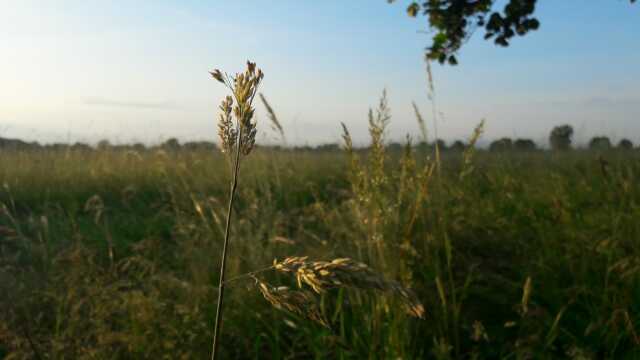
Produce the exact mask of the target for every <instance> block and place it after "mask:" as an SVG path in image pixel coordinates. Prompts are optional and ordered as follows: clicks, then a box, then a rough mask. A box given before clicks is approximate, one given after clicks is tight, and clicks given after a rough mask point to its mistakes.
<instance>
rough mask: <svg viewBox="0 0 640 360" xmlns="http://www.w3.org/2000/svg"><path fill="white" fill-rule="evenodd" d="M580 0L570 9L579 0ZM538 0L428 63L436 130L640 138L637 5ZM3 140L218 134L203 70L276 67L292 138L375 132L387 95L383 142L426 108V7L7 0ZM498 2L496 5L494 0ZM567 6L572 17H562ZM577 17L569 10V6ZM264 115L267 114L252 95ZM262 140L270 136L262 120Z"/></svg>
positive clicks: (448, 135) (359, 136)
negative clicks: (371, 120) (451, 58)
mask: <svg viewBox="0 0 640 360" xmlns="http://www.w3.org/2000/svg"><path fill="white" fill-rule="evenodd" d="M572 4H573V5H572ZM576 4H577V1H568V2H563V3H551V2H540V4H539V5H538V10H537V12H536V14H537V16H538V18H539V19H540V21H541V23H542V25H541V27H540V29H539V30H538V31H536V32H532V33H530V34H528V35H527V36H525V37H522V38H517V39H514V40H513V41H512V45H511V46H510V47H508V48H498V47H495V46H494V45H493V44H492V43H491V42H487V41H484V40H482V33H481V32H479V33H477V34H475V36H474V37H473V38H472V40H471V41H470V42H469V43H467V44H466V45H465V47H464V48H463V50H462V52H461V53H460V56H459V60H460V65H459V66H457V67H449V66H439V65H434V66H433V70H434V75H435V82H436V92H437V98H436V100H437V107H438V110H439V111H441V112H443V113H444V120H443V121H441V122H439V124H438V131H439V137H441V138H443V139H445V140H448V141H452V140H456V139H465V138H467V137H468V136H469V135H470V134H471V132H472V130H473V128H474V126H475V125H476V124H477V123H478V122H479V121H480V120H481V119H483V118H484V119H486V122H487V125H486V133H485V137H484V139H485V141H489V140H492V139H496V138H500V137H505V136H506V137H512V138H516V137H523V138H531V139H533V140H535V141H536V142H538V143H539V144H540V145H546V139H547V137H548V133H549V131H550V130H551V128H552V127H553V126H555V125H560V124H564V123H567V124H571V125H572V126H573V127H574V129H575V131H576V135H575V141H576V143H584V142H586V141H588V139H589V138H590V137H592V136H595V135H605V136H609V137H610V138H611V139H612V141H614V142H617V141H618V140H619V139H621V138H623V137H624V138H629V139H631V140H632V141H633V142H634V143H636V144H638V143H640V85H639V81H640V69H639V68H638V66H637V64H638V63H639V62H640V42H638V41H637V40H636V39H634V37H635V36H634V35H636V34H638V33H640V21H638V20H640V7H639V5H638V4H635V5H629V4H628V2H623V1H618V2H614V1H608V2H597V1H587V2H580V6H579V7H578V6H577V5H576ZM0 5H2V8H3V12H2V13H0V49H1V51H2V54H3V56H2V57H0V76H1V77H2V79H3V85H4V86H3V87H2V89H1V90H0V136H1V137H9V138H21V139H24V140H28V141H34V140H35V141H39V142H43V143H51V142H75V141H86V142H91V143H94V142H96V141H98V140H100V139H105V138H106V139H108V140H110V141H112V142H113V143H124V142H133V141H140V142H144V143H147V144H149V143H157V142H160V141H163V140H166V139H167V138H171V137H176V138H178V139H179V140H181V141H183V142H184V141H189V140H209V141H216V142H217V136H216V117H217V112H218V109H217V107H218V104H219V101H220V100H221V99H222V97H223V96H224V94H225V89H224V88H223V87H222V86H220V84H218V83H217V82H215V81H214V80H212V79H211V78H210V76H209V75H208V73H207V71H209V70H212V69H213V68H220V69H221V70H224V71H227V72H229V73H232V72H235V71H240V70H242V69H243V67H244V63H245V61H246V60H247V59H250V60H252V61H255V62H257V64H258V66H260V67H261V68H262V69H263V70H264V71H265V73H266V76H265V80H264V85H263V87H262V89H261V91H262V92H263V93H264V95H265V96H266V97H267V99H268V100H269V101H270V103H271V105H272V106H273V108H274V110H275V111H276V113H277V115H278V117H279V119H280V120H281V122H282V124H283V127H284V129H285V132H286V136H287V140H288V142H289V143H290V144H311V145H315V144H319V143H330V142H338V141H339V139H340V132H341V128H340V122H345V123H346V124H347V126H349V128H350V130H351V132H352V134H353V136H354V139H355V142H356V143H357V144H364V143H366V141H367V132H366V131H367V119H366V115H367V110H368V108H369V107H371V106H375V104H376V103H377V101H378V98H379V96H380V94H381V92H382V89H383V88H386V89H387V91H388V93H389V104H390V107H391V112H392V120H391V125H390V128H389V139H390V140H393V141H401V140H402V139H404V137H405V134H407V133H410V134H412V135H413V136H414V138H418V137H419V135H418V134H419V131H418V126H417V124H416V121H415V117H414V115H413V109H412V107H411V102H412V101H415V102H416V103H417V104H418V106H419V107H420V109H421V111H422V113H423V115H424V116H425V118H426V119H427V125H428V128H429V131H430V132H431V134H432V135H433V131H432V130H433V122H432V119H431V117H430V114H431V107H430V106H431V105H430V103H429V101H428V99H427V96H426V76H425V65H424V62H423V60H422V59H423V51H424V47H425V46H426V45H428V43H429V40H430V37H429V35H425V34H422V33H419V31H421V30H424V29H426V22H425V21H426V20H425V19H424V18H422V17H420V18H418V19H411V18H409V17H407V16H406V13H405V7H406V3H404V2H398V3H395V4H392V5H389V4H387V3H386V1H384V0H379V1H372V2H371V1H370V2H365V1H363V0H360V1H353V2H349V3H341V2H338V1H326V2H320V3H317V2H314V3H311V2H296V1H281V2H277V3H270V2H267V1H256V2H251V3H249V2H244V3H240V2H226V3H224V4H223V3H218V4H208V3H207V2H202V1H183V2H175V1H153V2H152V1H140V2H136V3H135V5H133V4H132V3H130V2H124V1H114V2H108V3H107V2H99V3H88V2H82V1H57V2H53V1H50V2H37V1H20V2H18V1H2V0H0ZM498 6H500V4H498ZM568 14H570V15H568ZM569 16H570V18H568V17H569ZM257 108H258V114H257V115H258V116H257V118H258V121H259V123H265V122H267V119H266V117H265V116H264V111H263V107H262V105H261V104H259V103H257ZM260 129H261V130H263V131H261V135H259V137H258V138H259V140H262V141H265V139H266V140H268V138H272V137H273V134H272V133H271V132H270V130H269V128H268V126H262V127H261V128H260Z"/></svg>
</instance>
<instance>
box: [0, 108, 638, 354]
mask: <svg viewBox="0 0 640 360" xmlns="http://www.w3.org/2000/svg"><path fill="white" fill-rule="evenodd" d="M381 116H382V117H381V118H379V119H382V118H384V111H382V112H381ZM372 119H373V120H372V122H371V124H372V126H373V127H375V126H378V125H376V124H381V122H376V119H378V118H377V115H376V112H375V111H374V112H373V113H372ZM372 130H373V133H375V131H376V130H375V128H374V129H372ZM373 149H375V151H372V152H368V153H367V152H362V151H352V152H348V151H345V152H291V151H275V150H272V149H267V148H260V147H258V148H257V149H255V150H254V152H253V153H252V154H251V156H250V157H247V158H246V159H244V160H243V168H242V172H243V173H242V176H241V177H240V179H239V182H240V184H239V187H238V198H237V200H236V202H235V204H234V217H235V220H234V224H233V225H232V226H231V228H230V231H231V238H232V239H233V241H232V242H231V245H230V246H231V249H230V251H231V253H232V256H230V257H229V259H228V264H227V272H228V273H227V275H228V279H229V280H228V281H227V286H228V287H229V288H230V290H229V291H228V293H227V294H226V295H225V296H226V300H225V307H226V310H225V313H224V317H225V319H224V330H223V334H224V336H223V337H222V339H221V341H222V342H221V345H220V350H221V355H222V358H225V359H235V358H237V359H258V358H260V359H265V358H266V359H282V358H288V359H307V358H339V359H363V358H365V359H366V358H370V359H391V358H393V359H398V358H402V359H414V358H437V359H455V358H465V359H481V358H482V359H484V358H512V359H527V358H573V359H590V358H592V359H600V358H609V359H624V358H628V359H634V358H638V357H640V337H639V332H640V274H639V271H640V250H639V247H638V240H640V188H639V186H638V179H639V177H640V156H639V155H638V153H634V152H608V153H602V154H596V153H591V152H587V151H573V152H567V153H550V152H533V153H528V154H494V153H488V152H485V151H482V150H477V151H475V152H473V153H470V152H466V153H465V154H464V155H463V154H461V153H447V152H443V153H442V154H441V155H442V159H441V161H442V169H441V171H442V173H441V178H440V180H439V181H436V179H435V178H434V171H435V170H434V167H435V166H434V164H433V163H432V162H431V161H430V160H428V159H427V157H428V155H429V154H426V153H421V152H420V151H417V150H415V149H413V148H411V147H406V148H405V150H404V151H403V152H400V153H390V152H389V151H387V150H385V148H384V146H379V147H375V146H374V147H373ZM604 160H606V166H604V165H603V161H604ZM226 161H227V160H226V159H225V157H224V156H223V155H222V154H220V153H211V152H207V151H197V150H194V151H186V150H181V151H175V152H171V151H145V152H140V153H134V152H124V151H110V150H108V149H107V150H103V151H95V152H84V151H58V152H55V151H54V152H3V153H0V184H1V185H2V189H1V190H0V203H1V204H0V206H1V210H0V287H1V288H0V308H1V309H2V311H0V357H2V356H4V357H5V358H7V359H32V358H40V359H48V358H56V359H58V358H60V359H112V358H167V359H174V358H184V359H191V358H205V357H208V356H209V355H210V351H211V346H210V345H211V344H210V342H211V338H212V335H213V334H212V333H213V329H212V327H211V324H212V323H213V320H214V316H215V306H216V304H215V301H214V299H215V298H216V297H217V294H218V293H217V287H216V285H217V279H218V278H219V275H220V273H219V268H218V266H219V264H220V254H221V250H222V244H223V240H224V234H225V220H226V212H227V209H226V205H227V201H228V200H229V199H228V198H229V194H228V190H229V182H228V180H229V174H228V163H227V162H226ZM461 174H464V176H462V175H461ZM296 256H305V257H308V258H307V259H304V260H300V259H303V258H296ZM340 258H350V259H353V260H350V261H352V262H347V263H345V264H348V266H347V267H346V268H348V267H349V266H350V267H352V268H353V267H356V268H357V267H358V266H359V265H355V264H359V263H364V264H366V267H367V270H366V272H364V273H363V274H366V275H367V276H373V275H372V274H375V276H373V277H370V278H368V279H369V280H362V279H365V278H366V277H363V276H362V275H358V276H356V277H352V276H351V275H349V274H352V273H353V272H350V271H346V272H341V271H343V270H342V269H340V268H338V269H335V268H332V267H331V266H332V265H329V264H331V262H332V260H334V259H340ZM274 259H277V261H278V262H277V263H276V264H275V265H274ZM286 259H289V262H288V264H289V265H286V266H285V265H280V267H278V264H283V263H285V262H286V261H287V260H286ZM291 259H293V260H291ZM296 259H297V260H296ZM296 261H297V263H296ZM294 264H297V265H295V266H294ZM303 265H304V266H305V267H304V269H305V270H304V271H302V272H301V271H300V268H301V267H302V266H303ZM261 270H262V271H261ZM323 270H324V271H328V272H327V273H325V272H322V271H323ZM309 271H310V272H309ZM314 271H315V272H314ZM247 273H252V274H251V275H250V276H244V275H245V274H247ZM309 274H311V275H312V276H311V275H309ZM323 274H324V275H323ZM305 276H306V277H305ZM309 276H311V277H309ZM313 276H315V277H313ZM335 279H338V280H339V281H340V282H341V283H342V282H347V283H348V282H352V283H353V286H346V287H343V286H324V285H326V284H329V283H328V282H327V281H329V282H330V281H333V280H335ZM372 279H373V280H372ZM316 280H317V281H316ZM318 281H320V282H318ZM367 281H368V282H367ZM363 284H364V285H363ZM375 284H377V285H375ZM390 284H393V285H390ZM314 286H315V287H318V289H321V291H316V290H317V289H314ZM376 286H377V287H378V288H377V289H376ZM393 286H397V288H396V290H397V289H406V290H407V291H410V293H411V294H412V295H411V296H415V297H416V299H418V301H419V302H420V305H421V306H422V307H423V310H424V314H423V318H421V317H419V316H412V314H411V312H409V311H407V297H406V296H404V297H403V296H397V294H394V291H393ZM363 287H364V288H365V289H362V288H363ZM286 289H288V290H286ZM385 289H387V290H388V289H392V291H386V290H385ZM291 291H296V292H295V293H293V294H292V293H291ZM398 291H399V290H397V291H396V292H398ZM265 292H267V295H265ZM269 294H270V295H269ZM303 294H304V295H303ZM269 296H271V298H269ZM265 297H266V298H267V299H266V300H269V301H266V300H265ZM287 301H288V302H289V303H287ZM278 302H280V304H284V306H280V307H279V308H278V307H274V306H273V305H277V304H278ZM283 302H284V303H283ZM291 304H294V305H295V304H298V305H299V306H298V308H296V307H291V306H289V307H287V305H291ZM296 309H300V310H303V311H298V312H296V311H295V310H296ZM314 318H315V321H314Z"/></svg>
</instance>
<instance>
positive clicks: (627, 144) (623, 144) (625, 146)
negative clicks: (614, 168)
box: [618, 139, 633, 150]
mask: <svg viewBox="0 0 640 360" xmlns="http://www.w3.org/2000/svg"><path fill="white" fill-rule="evenodd" d="M618 149H619V150H633V143H632V142H631V140H629V139H622V140H620V142H619V143H618Z"/></svg>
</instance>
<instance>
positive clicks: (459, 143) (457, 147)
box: [449, 140, 467, 152]
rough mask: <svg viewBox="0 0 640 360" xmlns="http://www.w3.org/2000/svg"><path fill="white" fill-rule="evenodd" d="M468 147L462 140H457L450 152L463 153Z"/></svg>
mask: <svg viewBox="0 0 640 360" xmlns="http://www.w3.org/2000/svg"><path fill="white" fill-rule="evenodd" d="M466 147H467V146H466V145H465V144H464V142H462V140H456V141H454V142H453V144H451V146H450V147H449V150H451V151H455V152H463V151H464V149H465V148H466Z"/></svg>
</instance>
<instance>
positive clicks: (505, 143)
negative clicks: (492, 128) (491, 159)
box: [489, 138, 513, 152]
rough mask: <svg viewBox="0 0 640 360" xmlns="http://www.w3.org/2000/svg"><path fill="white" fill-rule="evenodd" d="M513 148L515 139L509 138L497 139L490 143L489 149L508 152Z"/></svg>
mask: <svg viewBox="0 0 640 360" xmlns="http://www.w3.org/2000/svg"><path fill="white" fill-rule="evenodd" d="M511 150H513V141H511V139H509V138H502V139H499V140H495V141H493V142H491V144H489V151H493V152H507V151H511Z"/></svg>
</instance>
